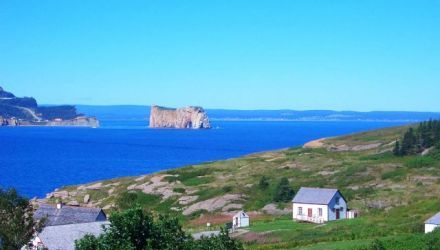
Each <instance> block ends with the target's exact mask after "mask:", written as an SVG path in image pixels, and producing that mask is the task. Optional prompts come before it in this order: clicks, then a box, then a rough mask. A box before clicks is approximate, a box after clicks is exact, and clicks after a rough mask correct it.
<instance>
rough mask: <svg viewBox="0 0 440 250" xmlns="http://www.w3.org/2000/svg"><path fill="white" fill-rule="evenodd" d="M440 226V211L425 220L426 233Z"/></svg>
mask: <svg viewBox="0 0 440 250" xmlns="http://www.w3.org/2000/svg"><path fill="white" fill-rule="evenodd" d="M439 226H440V213H437V214H436V215H434V216H432V217H431V218H429V219H427V220H426V221H425V233H430V232H432V231H434V229H436V228H437V227H439Z"/></svg>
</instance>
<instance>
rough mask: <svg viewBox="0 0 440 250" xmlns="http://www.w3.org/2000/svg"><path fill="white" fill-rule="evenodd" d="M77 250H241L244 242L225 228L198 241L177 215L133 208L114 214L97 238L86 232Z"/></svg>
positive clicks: (78, 241) (76, 243)
mask: <svg viewBox="0 0 440 250" xmlns="http://www.w3.org/2000/svg"><path fill="white" fill-rule="evenodd" d="M75 249H76V250H98V249H124V250H129V249H130V250H132V249H136V250H147V249H179V250H180V249H181V250H190V249H196V250H205V249H206V250H208V249H219V250H241V249H243V245H242V243H241V242H239V241H237V240H235V239H232V238H231V237H230V236H229V234H228V231H227V230H225V229H222V230H221V232H220V234H219V235H218V236H212V237H209V238H207V237H202V238H201V239H200V240H194V239H193V238H192V237H191V235H189V234H186V233H185V232H184V231H183V229H182V227H181V225H180V224H179V222H178V220H177V219H176V218H172V217H167V216H159V218H156V219H155V218H154V217H153V216H152V215H151V214H149V213H145V212H144V211H142V209H141V208H139V207H137V208H133V209H129V210H127V211H124V212H120V213H115V214H112V216H110V225H109V227H108V228H106V229H105V230H104V233H103V234H101V235H100V236H98V237H96V236H93V235H86V236H84V237H83V238H82V239H80V240H76V241H75Z"/></svg>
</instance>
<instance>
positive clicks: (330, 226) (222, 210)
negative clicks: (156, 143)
mask: <svg viewBox="0 0 440 250" xmlns="http://www.w3.org/2000/svg"><path fill="white" fill-rule="evenodd" d="M407 128H408V127H397V128H389V129H384V130H377V131H370V132H365V133H360V134H354V135H348V136H343V137H337V138H330V139H326V140H321V141H319V143H315V144H313V145H311V146H310V145H309V148H306V147H298V148H290V149H286V150H280V151H273V152H265V153H260V154H254V155H249V156H245V157H242V158H237V159H231V160H226V161H217V162H212V163H206V164H201V165H197V166H188V167H184V168H179V169H174V170H170V171H165V172H161V173H157V174H153V175H146V176H141V177H127V178H120V179H113V180H106V181H100V182H96V183H91V184H86V185H80V186H70V187H64V188H61V189H60V190H57V192H54V193H52V194H50V195H49V197H48V200H49V201H51V202H54V201H55V200H57V199H62V200H63V201H64V202H68V203H71V204H74V203H80V204H81V205H88V206H99V207H103V208H104V209H106V210H107V211H111V210H117V209H126V208H128V207H130V206H132V205H133V204H136V203H137V204H140V205H141V206H143V207H145V208H146V209H149V210H152V211H156V212H160V213H171V214H174V215H177V216H179V217H180V218H181V219H182V221H183V222H184V225H185V227H186V228H188V230H201V229H202V227H203V225H204V224H205V223H206V222H208V221H209V222H211V223H212V224H214V225H221V224H223V223H224V222H226V221H229V219H230V216H229V215H228V213H230V212H233V211H237V210H240V209H244V210H246V211H250V212H251V214H252V216H251V224H252V225H251V227H250V228H249V230H248V231H245V232H242V233H241V234H240V235H237V237H239V238H241V239H243V240H245V241H246V242H248V243H247V248H248V249H296V248H298V249H303V248H304V249H318V248H319V249H353V248H357V247H361V246H363V245H366V244H369V243H370V242H371V241H372V240H374V239H382V240H383V242H384V244H385V245H387V246H388V247H391V249H398V248H399V244H397V243H396V242H405V241H410V242H418V241H420V242H422V241H423V236H422V232H423V221H424V220H426V219H427V218H428V217H430V216H431V215H433V214H435V213H436V212H438V211H440V200H439V199H438V197H440V181H439V176H440V160H439V159H440V156H439V155H440V154H438V152H437V151H435V150H432V151H431V152H430V154H429V155H426V156H423V157H422V156H406V157H396V156H394V155H393V154H392V152H391V150H392V149H393V146H394V142H395V141H396V139H398V138H400V137H401V136H402V135H403V133H404V132H405V131H406V130H407ZM262 176H265V177H267V179H268V184H269V185H268V187H267V188H262V187H261V186H260V185H259V182H260V179H261V178H262ZM282 177H287V178H288V179H289V182H290V185H291V187H292V188H293V189H294V190H295V191H296V190H298V189H299V187H301V186H307V187H332V188H338V189H340V190H341V192H342V193H343V195H344V196H345V197H346V199H347V200H348V205H349V207H350V208H352V209H357V210H359V211H360V212H361V217H360V218H357V219H353V220H344V221H337V222H330V223H327V224H326V225H312V224H305V223H296V222H293V221H292V220H291V219H290V215H281V214H282V213H283V211H284V213H285V212H286V211H288V209H289V207H290V206H291V204H290V202H287V203H274V202H273V196H274V192H275V189H276V186H277V184H278V182H279V180H280V179H281V178H282ZM270 204H273V205H272V206H267V205H270ZM283 209H284V210H283ZM393 242H394V243H393ZM323 244H325V246H326V247H325V248H323V247H322V245H323ZM392 245H395V246H397V247H392ZM407 246H409V244H407ZM399 249H402V247H400V248H399ZM406 249H408V248H406Z"/></svg>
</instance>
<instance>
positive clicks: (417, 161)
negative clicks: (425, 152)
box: [405, 156, 436, 168]
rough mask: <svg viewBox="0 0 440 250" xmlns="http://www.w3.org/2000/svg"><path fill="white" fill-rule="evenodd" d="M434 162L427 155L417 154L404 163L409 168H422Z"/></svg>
mask: <svg viewBox="0 0 440 250" xmlns="http://www.w3.org/2000/svg"><path fill="white" fill-rule="evenodd" d="M435 162H436V161H435V160H434V159H432V158H431V157H429V156H417V157H414V158H410V159H409V160H407V161H406V162H405V165H406V166H407V167H409V168H423V167H429V166H432V165H434V164H435Z"/></svg>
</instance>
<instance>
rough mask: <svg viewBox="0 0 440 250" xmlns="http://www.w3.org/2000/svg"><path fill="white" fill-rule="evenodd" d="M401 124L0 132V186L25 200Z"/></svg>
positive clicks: (141, 125)
mask: <svg viewBox="0 0 440 250" xmlns="http://www.w3.org/2000/svg"><path fill="white" fill-rule="evenodd" d="M401 124H403V123H402V122H365V121H362V122H360V121H359V122H357V121H354V122H336V121H326V122H316V121H313V122H307V121H289V122H287V121H270V122H269V121H213V122H212V125H213V129H209V130H189V129H183V130H174V129H149V128H148V127H147V121H144V120H142V121H140V120H136V121H131V120H130V121H120V120H119V121H110V120H108V121H101V127H100V128H77V127H76V128H72V127H0V186H1V187H2V188H15V189H17V190H18V191H19V193H20V194H22V195H24V196H26V197H28V198H33V197H44V196H45V194H47V193H48V192H51V191H53V190H54V189H56V188H59V187H62V186H67V185H77V184H82V183H88V182H93V181H98V180H103V179H110V178H117V177H123V176H137V175H143V174H148V173H153V172H157V171H161V170H166V169H171V168H179V167H183V166H188V165H192V164H199V163H203V162H210V161H217V160H224V159H229V158H234V157H240V156H244V155H247V154H251V153H256V152H263V151H268V150H275V149H282V148H289V147H298V146H301V145H302V144H304V143H305V142H308V141H311V140H315V139H318V138H322V137H330V136H337V135H344V134H350V133H355V132H360V131H367V130H374V129H379V128H385V127H391V126H398V125H401Z"/></svg>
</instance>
